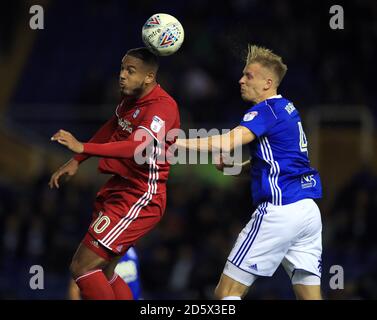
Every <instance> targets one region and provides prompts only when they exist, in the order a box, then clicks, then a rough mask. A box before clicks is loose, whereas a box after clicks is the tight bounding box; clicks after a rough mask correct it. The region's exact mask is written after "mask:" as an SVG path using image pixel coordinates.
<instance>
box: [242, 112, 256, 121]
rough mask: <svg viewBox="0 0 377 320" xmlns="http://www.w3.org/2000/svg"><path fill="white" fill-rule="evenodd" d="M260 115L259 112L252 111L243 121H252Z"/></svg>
mask: <svg viewBox="0 0 377 320" xmlns="http://www.w3.org/2000/svg"><path fill="white" fill-rule="evenodd" d="M257 115H258V111H251V112H248V113H246V114H245V115H244V116H243V121H251V120H253V119H254V118H255V117H256V116H257Z"/></svg>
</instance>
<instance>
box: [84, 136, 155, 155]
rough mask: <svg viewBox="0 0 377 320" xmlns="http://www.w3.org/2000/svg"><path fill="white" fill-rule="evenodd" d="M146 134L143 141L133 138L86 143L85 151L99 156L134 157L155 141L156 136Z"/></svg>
mask: <svg viewBox="0 0 377 320" xmlns="http://www.w3.org/2000/svg"><path fill="white" fill-rule="evenodd" d="M141 130H142V129H141ZM144 136H145V137H146V139H145V140H143V141H137V140H134V139H132V138H131V139H128V140H124V141H114V142H107V143H84V144H83V147H84V149H83V153H84V154H89V155H92V156H99V157H109V158H133V157H134V156H136V155H137V154H139V153H141V152H142V151H143V150H145V147H147V146H150V145H151V144H152V142H153V141H154V138H153V137H152V136H150V135H149V134H147V135H144Z"/></svg>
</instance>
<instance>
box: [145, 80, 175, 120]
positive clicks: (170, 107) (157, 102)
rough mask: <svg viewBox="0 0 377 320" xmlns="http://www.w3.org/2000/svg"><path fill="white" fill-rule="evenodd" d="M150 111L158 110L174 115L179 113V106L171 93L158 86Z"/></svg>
mask: <svg viewBox="0 0 377 320" xmlns="http://www.w3.org/2000/svg"><path fill="white" fill-rule="evenodd" d="M149 109H150V110H151V109H158V110H159V111H160V112H167V113H169V114H174V113H178V104H177V102H176V101H175V100H174V98H173V97H172V96H171V95H170V94H169V93H167V92H166V91H165V90H164V89H163V88H162V87H161V86H160V85H158V87H157V88H156V91H155V93H154V97H153V99H152V100H151V101H150V104H149Z"/></svg>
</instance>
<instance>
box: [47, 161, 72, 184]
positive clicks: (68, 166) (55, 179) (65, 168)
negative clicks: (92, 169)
mask: <svg viewBox="0 0 377 320" xmlns="http://www.w3.org/2000/svg"><path fill="white" fill-rule="evenodd" d="M78 169H79V162H78V161H77V160H75V159H71V160H69V161H68V162H67V163H65V164H63V165H62V166H61V167H60V168H59V169H58V170H56V171H55V172H54V173H53V174H52V176H51V179H50V182H49V183H48V185H49V187H50V188H51V189H53V188H54V187H55V188H57V189H59V178H60V177H61V176H63V175H68V176H69V177H71V176H74V175H75V174H76V172H77V170H78Z"/></svg>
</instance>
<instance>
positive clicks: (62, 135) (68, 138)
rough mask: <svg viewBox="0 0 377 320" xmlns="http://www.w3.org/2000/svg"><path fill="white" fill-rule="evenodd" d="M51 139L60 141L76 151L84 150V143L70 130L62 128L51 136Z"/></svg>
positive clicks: (81, 151)
mask: <svg viewBox="0 0 377 320" xmlns="http://www.w3.org/2000/svg"><path fill="white" fill-rule="evenodd" d="M51 140H52V141H57V142H59V143H60V144H62V145H63V146H66V147H67V148H68V149H70V150H71V151H73V152H75V153H83V152H84V145H83V144H82V143H81V142H80V141H78V140H77V139H76V138H75V137H74V136H73V135H72V134H71V133H70V132H68V131H65V130H61V129H60V130H59V131H58V132H57V133H55V134H54V135H53V136H52V137H51Z"/></svg>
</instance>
